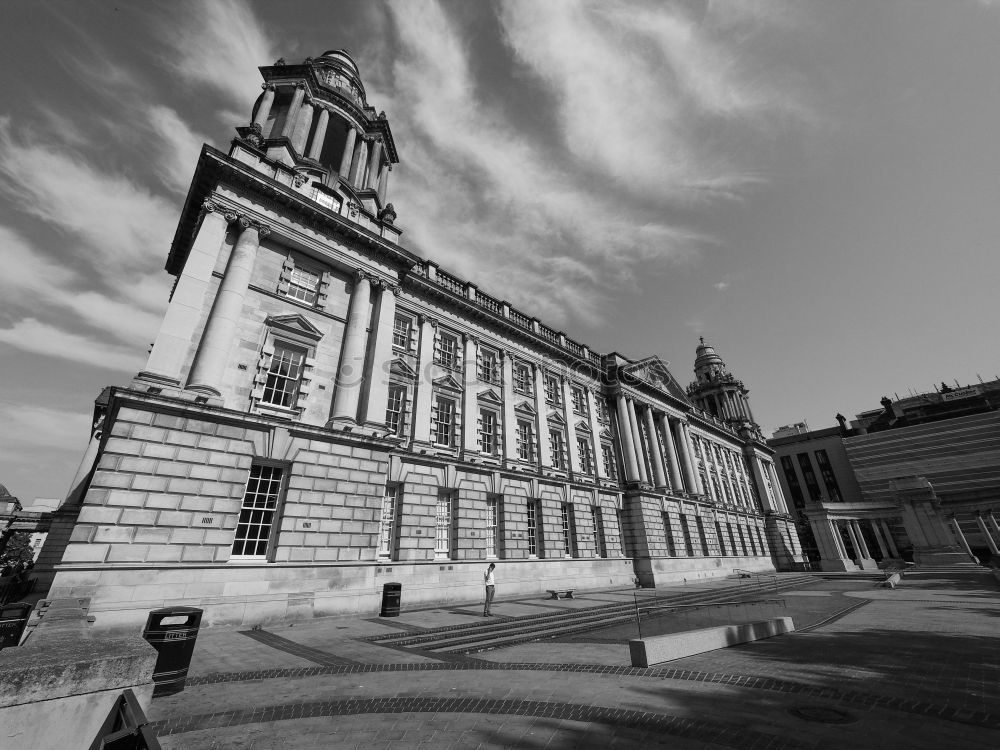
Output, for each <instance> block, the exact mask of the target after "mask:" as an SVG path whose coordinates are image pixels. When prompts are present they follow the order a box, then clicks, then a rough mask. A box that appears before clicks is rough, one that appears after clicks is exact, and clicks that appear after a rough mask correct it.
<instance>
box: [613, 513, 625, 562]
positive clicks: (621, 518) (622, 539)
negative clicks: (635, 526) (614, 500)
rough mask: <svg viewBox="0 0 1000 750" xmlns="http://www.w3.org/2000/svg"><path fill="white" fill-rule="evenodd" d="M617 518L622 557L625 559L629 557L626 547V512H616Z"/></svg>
mask: <svg viewBox="0 0 1000 750" xmlns="http://www.w3.org/2000/svg"><path fill="white" fill-rule="evenodd" d="M615 516H616V518H617V519H618V538H619V540H620V543H621V546H622V555H623V556H624V557H628V552H627V551H626V546H625V537H626V524H625V511H623V510H620V509H619V510H616V511H615Z"/></svg>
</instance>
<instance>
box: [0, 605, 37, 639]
mask: <svg viewBox="0 0 1000 750" xmlns="http://www.w3.org/2000/svg"><path fill="white" fill-rule="evenodd" d="M30 614H31V605H30V604H28V603H26V602H12V603H10V604H4V605H3V606H2V607H0V648H7V647H8V646H16V645H18V644H19V643H20V642H21V634H22V633H24V626H25V625H27V624H28V616H29V615H30Z"/></svg>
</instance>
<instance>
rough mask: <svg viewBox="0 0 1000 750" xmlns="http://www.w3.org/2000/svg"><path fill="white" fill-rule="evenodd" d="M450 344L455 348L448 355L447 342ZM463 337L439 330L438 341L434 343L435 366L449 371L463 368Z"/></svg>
mask: <svg viewBox="0 0 1000 750" xmlns="http://www.w3.org/2000/svg"><path fill="white" fill-rule="evenodd" d="M446 341H447V342H449V343H450V344H451V345H453V347H454V348H452V349H450V351H449V352H447V354H446V347H445V342H446ZM461 348H462V337H461V336H459V335H458V334H457V333H451V332H450V331H444V330H441V329H440V328H438V332H437V339H436V341H435V342H434V364H436V365H438V366H439V367H444V368H446V369H448V370H458V369H460V368H461V364H462V356H461Z"/></svg>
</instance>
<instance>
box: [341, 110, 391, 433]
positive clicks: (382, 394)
mask: <svg viewBox="0 0 1000 750" xmlns="http://www.w3.org/2000/svg"><path fill="white" fill-rule="evenodd" d="M323 111H324V112H325V111H326V110H323ZM379 289H380V291H379V295H378V307H377V312H376V313H375V323H374V325H373V329H374V331H375V348H374V352H373V356H372V363H371V372H369V373H368V377H367V378H365V380H366V382H367V384H368V394H367V396H368V397H367V399H366V402H365V408H364V415H363V417H362V418H363V419H364V422H365V424H370V425H373V426H375V427H385V411H386V408H387V406H388V403H389V371H390V367H391V366H392V356H393V355H392V329H393V323H394V322H395V320H396V295H397V294H398V293H399V287H398V286H396V285H395V284H391V283H387V282H383V283H381V284H380V285H379Z"/></svg>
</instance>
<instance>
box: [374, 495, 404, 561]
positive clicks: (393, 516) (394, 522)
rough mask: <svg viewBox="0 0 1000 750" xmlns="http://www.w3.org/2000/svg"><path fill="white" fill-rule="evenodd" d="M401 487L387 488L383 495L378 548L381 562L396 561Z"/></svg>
mask: <svg viewBox="0 0 1000 750" xmlns="http://www.w3.org/2000/svg"><path fill="white" fill-rule="evenodd" d="M400 490H401V487H400V485H398V484H397V485H390V484H387V485H386V486H385V493H384V494H383V495H382V512H381V515H380V516H379V522H378V547H377V552H376V557H377V558H378V559H379V560H395V559H396V558H395V553H396V535H397V533H398V531H399V521H398V516H399V507H400V502H399V500H400V494H401V493H400Z"/></svg>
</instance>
